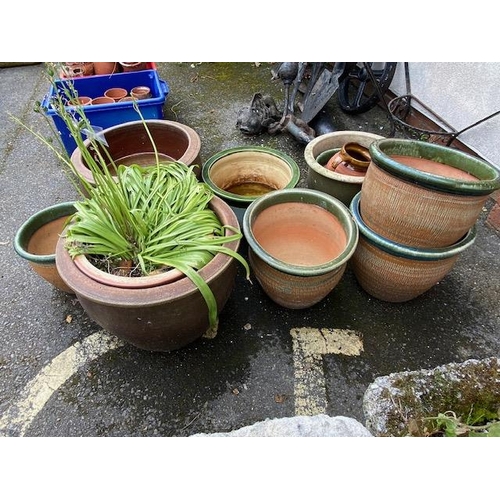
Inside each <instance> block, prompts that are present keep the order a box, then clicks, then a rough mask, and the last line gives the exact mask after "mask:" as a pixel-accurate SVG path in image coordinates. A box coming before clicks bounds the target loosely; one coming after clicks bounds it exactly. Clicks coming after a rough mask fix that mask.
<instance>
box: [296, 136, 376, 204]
mask: <svg viewBox="0 0 500 500" xmlns="http://www.w3.org/2000/svg"><path fill="white" fill-rule="evenodd" d="M379 139H383V137H382V136H380V135H376V134H371V133H369V132H358V131H339V132H330V133H327V134H324V135H320V136H318V137H316V138H315V139H313V140H312V141H311V142H309V143H308V144H307V145H306V147H305V149H304V158H305V161H306V163H307V167H308V171H307V187H309V188H310V189H316V190H317V191H322V192H324V193H327V194H329V195H331V196H334V197H335V198H337V199H339V200H340V201H341V202H342V203H344V205H347V206H349V204H350V203H351V200H352V198H353V197H354V195H355V194H356V193H358V192H359V191H360V190H361V185H362V184H363V181H364V179H365V176H364V175H362V176H352V175H344V174H341V173H337V172H333V171H331V170H328V169H327V168H326V167H325V166H326V164H327V163H328V161H329V160H330V159H331V158H332V157H333V155H335V154H336V153H337V152H339V151H340V149H341V148H342V147H343V146H344V145H345V144H347V143H350V142H354V143H357V144H360V145H361V146H364V147H366V148H368V147H369V146H370V144H371V143H372V142H373V141H375V140H379Z"/></svg>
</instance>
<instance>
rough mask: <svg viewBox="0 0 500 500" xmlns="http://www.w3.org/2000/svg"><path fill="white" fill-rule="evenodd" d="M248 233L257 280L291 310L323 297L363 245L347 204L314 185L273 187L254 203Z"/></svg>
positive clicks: (247, 219) (246, 224) (245, 223)
mask: <svg viewBox="0 0 500 500" xmlns="http://www.w3.org/2000/svg"><path fill="white" fill-rule="evenodd" d="M243 232H244V234H245V237H246V240H247V242H248V246H249V249H248V253H249V255H248V257H249V262H250V267H251V268H252V270H253V272H254V274H255V276H256V278H257V281H258V282H259V283H260V285H261V286H262V288H263V290H264V291H265V292H266V294H267V295H268V296H269V297H270V298H271V299H272V300H273V301H274V302H276V303H277V304H279V305H281V306H283V307H287V308H290V309H304V308H307V307H310V306H312V305H314V304H316V303H318V302H320V301H321V300H323V299H324V298H325V297H326V296H327V295H328V294H329V293H330V292H331V291H332V290H333V289H334V288H335V286H336V285H337V284H338V282H339V281H340V279H341V278H342V276H343V274H344V271H345V268H346V266H347V262H348V260H349V259H350V258H351V256H352V254H353V253H354V250H355V249H356V245H357V243H358V229H357V226H356V224H355V222H354V220H353V219H352V217H351V214H350V212H349V210H348V209H347V207H346V206H345V205H344V204H342V203H341V202H340V201H338V200H337V199H335V198H333V197H332V196H329V195H327V194H325V193H321V192H319V191H315V190H312V189H299V188H294V189H283V190H279V191H272V192H270V193H268V194H265V195H263V196H262V197H260V198H258V199H257V200H255V201H253V202H252V203H251V204H250V206H249V207H248V209H247V211H246V212H245V215H244V218H243Z"/></svg>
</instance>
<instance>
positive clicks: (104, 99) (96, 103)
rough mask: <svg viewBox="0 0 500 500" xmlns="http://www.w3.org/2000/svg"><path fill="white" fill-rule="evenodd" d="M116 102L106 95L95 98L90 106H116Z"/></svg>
mask: <svg viewBox="0 0 500 500" xmlns="http://www.w3.org/2000/svg"><path fill="white" fill-rule="evenodd" d="M114 103H115V100H114V99H113V98H112V97H109V96H106V95H101V96H99V97H94V98H93V99H92V101H91V102H90V104H92V106H99V105H102V104H114Z"/></svg>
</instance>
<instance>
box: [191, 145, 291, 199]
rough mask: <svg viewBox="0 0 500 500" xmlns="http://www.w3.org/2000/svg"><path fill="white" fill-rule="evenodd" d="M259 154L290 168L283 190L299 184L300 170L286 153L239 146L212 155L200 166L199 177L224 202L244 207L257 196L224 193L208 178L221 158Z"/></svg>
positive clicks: (262, 147) (266, 148) (260, 147)
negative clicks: (289, 177)
mask: <svg viewBox="0 0 500 500" xmlns="http://www.w3.org/2000/svg"><path fill="white" fill-rule="evenodd" d="M252 152H255V153H261V154H268V155H271V156H274V157H276V158H278V159H280V160H282V161H284V162H285V163H286V164H287V165H288V167H289V168H290V173H291V179H290V181H289V182H288V184H287V185H286V186H285V188H284V189H287V188H291V187H295V186H296V185H297V183H298V182H299V179H300V169H299V167H298V165H297V163H296V162H295V160H294V159H293V158H292V157H291V156H289V155H287V154H286V153H283V152H281V151H278V150H275V149H272V148H268V147H265V146H240V147H234V148H229V149H224V150H223V151H219V152H218V153H216V154H214V155H213V156H211V157H210V158H209V159H208V160H207V161H206V162H205V163H204V164H203V166H202V169H201V175H202V179H203V181H204V182H205V183H206V184H208V185H209V187H210V189H211V190H212V191H213V192H214V193H215V194H217V195H218V196H220V197H223V198H224V199H226V200H230V201H231V202H240V203H242V204H244V205H250V203H251V202H252V201H254V200H256V199H258V198H259V196H242V195H238V194H234V193H231V192H229V191H225V190H223V189H221V188H220V187H219V186H217V184H215V183H214V182H213V181H212V179H211V177H210V170H211V168H212V167H213V166H214V164H215V163H217V161H219V160H220V159H222V158H225V157H227V156H230V155H232V154H236V153H252Z"/></svg>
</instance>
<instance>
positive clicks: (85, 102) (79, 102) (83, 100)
mask: <svg viewBox="0 0 500 500" xmlns="http://www.w3.org/2000/svg"><path fill="white" fill-rule="evenodd" d="M90 104H92V98H91V97H87V96H80V97H78V98H77V99H76V101H75V102H71V103H70V106H89V105H90Z"/></svg>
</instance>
